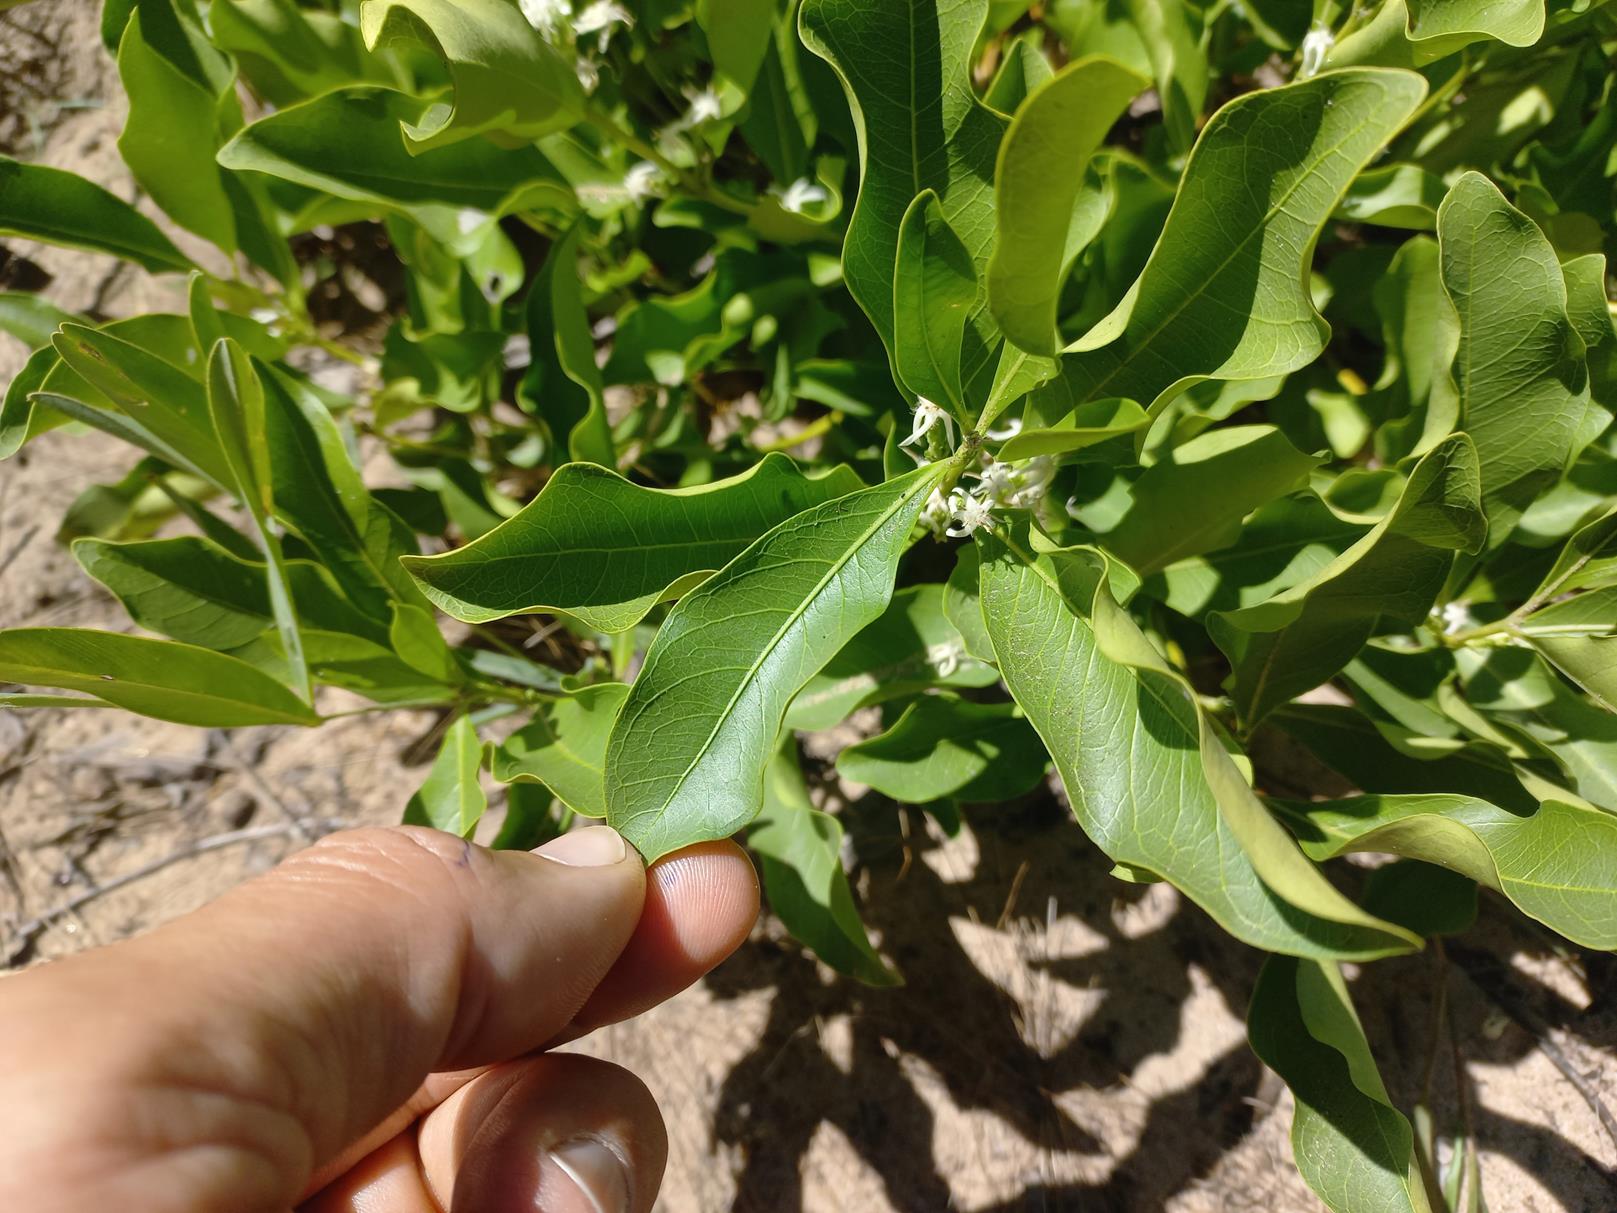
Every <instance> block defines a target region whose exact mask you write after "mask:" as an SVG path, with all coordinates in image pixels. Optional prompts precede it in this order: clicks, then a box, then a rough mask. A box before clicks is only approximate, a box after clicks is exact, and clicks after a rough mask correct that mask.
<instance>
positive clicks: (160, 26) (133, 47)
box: [118, 0, 241, 253]
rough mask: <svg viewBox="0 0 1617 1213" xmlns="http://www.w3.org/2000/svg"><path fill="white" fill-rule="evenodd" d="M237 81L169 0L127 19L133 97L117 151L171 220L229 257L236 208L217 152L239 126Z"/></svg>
mask: <svg viewBox="0 0 1617 1213" xmlns="http://www.w3.org/2000/svg"><path fill="white" fill-rule="evenodd" d="M148 31H149V33H148ZM235 75H236V73H235V69H234V66H233V65H232V64H231V62H230V60H229V59H228V58H226V57H225V56H224V55H222V54H220V53H219V52H218V51H217V50H215V49H214V47H213V46H212V45H211V44H210V43H209V42H208V40H207V38H206V37H205V36H204V35H203V33H202V31H201V30H200V29H199V28H198V27H196V26H195V25H193V24H192V22H191V21H190V20H189V18H188V17H187V16H186V14H185V12H184V10H183V9H182V8H180V7H178V6H177V5H175V4H174V3H172V2H171V0H156V2H151V0H141V3H140V4H139V5H138V6H137V8H136V9H135V11H134V12H133V13H131V14H130V16H129V22H128V24H127V25H125V26H124V32H123V38H122V39H121V40H120V42H119V43H118V76H119V79H120V80H121V81H122V82H123V86H124V92H125V93H127V94H128V96H129V115H128V117H127V118H126V119H125V121H124V129H123V133H122V134H121V135H120V136H119V137H118V152H119V154H120V155H121V156H122V157H123V160H124V163H125V164H126V165H128V166H129V171H130V172H131V173H132V174H133V175H134V178H135V180H136V181H138V182H139V183H140V186H141V188H142V189H144V190H145V191H146V192H147V193H149V194H150V195H151V196H152V199H153V201H155V202H156V203H157V205H158V206H160V207H162V208H163V211H164V212H165V213H166V214H167V215H168V216H169V217H170V218H172V219H173V220H174V221H175V222H176V223H178V224H179V225H180V226H181V227H184V228H188V229H189V230H191V231H193V232H195V233H196V234H197V235H199V236H201V237H202V238H203V239H205V240H209V241H211V242H212V243H214V244H216V245H218V246H219V247H220V248H221V249H223V250H224V251H225V252H227V253H230V252H235V251H236V247H237V243H236V217H235V208H234V206H233V205H232V201H231V197H230V195H229V194H228V193H227V192H226V186H225V179H224V178H225V173H224V171H223V170H222V169H221V168H220V166H219V165H218V163H217V162H216V161H215V160H214V154H215V153H216V152H217V151H218V148H219V142H220V137H221V133H223V134H225V135H228V134H229V133H230V130H231V129H233V128H234V127H236V126H239V125H240V124H241V110H240V105H239V103H238V102H237V101H236V96H235V93H234V91H232V90H233V87H234V84H235ZM227 98H228V106H226V104H225V103H226V100H227ZM232 118H233V119H234V121H230V119H232ZM227 124H228V125H227ZM221 127H226V129H224V130H223V132H221Z"/></svg>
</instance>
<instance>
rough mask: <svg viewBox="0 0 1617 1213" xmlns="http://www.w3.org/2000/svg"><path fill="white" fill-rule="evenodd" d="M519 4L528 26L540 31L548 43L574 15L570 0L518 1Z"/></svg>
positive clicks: (540, 34)
mask: <svg viewBox="0 0 1617 1213" xmlns="http://www.w3.org/2000/svg"><path fill="white" fill-rule="evenodd" d="M517 3H518V5H519V7H520V8H521V9H522V15H523V16H524V17H526V18H527V19H528V24H529V25H531V26H533V28H534V29H536V30H538V31H539V36H540V37H542V38H544V39H545V40H546V41H549V40H550V39H552V38H554V37H555V36H556V31H557V29H559V28H560V27H562V26H563V25H565V24H566V23H567V18H569V17H571V16H572V15H573V6H572V4H571V3H570V2H569V0H517Z"/></svg>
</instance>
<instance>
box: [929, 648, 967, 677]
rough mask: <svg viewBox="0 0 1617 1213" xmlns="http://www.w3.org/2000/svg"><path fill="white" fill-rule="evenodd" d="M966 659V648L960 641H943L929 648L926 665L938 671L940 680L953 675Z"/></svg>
mask: <svg viewBox="0 0 1617 1213" xmlns="http://www.w3.org/2000/svg"><path fill="white" fill-rule="evenodd" d="M965 658H966V646H965V645H964V644H962V643H961V642H960V641H958V640H943V641H939V642H938V643H937V644H933V645H928V646H927V650H926V663H927V664H928V665H929V666H931V667H932V668H933V669H934V670H936V671H937V674H938V677H939V678H947V677H949V675H951V674H953V673H954V672H955V671H956V670H958V669H959V668H960V663H961V662H962V661H964V660H965Z"/></svg>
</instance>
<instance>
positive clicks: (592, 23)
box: [573, 0, 634, 54]
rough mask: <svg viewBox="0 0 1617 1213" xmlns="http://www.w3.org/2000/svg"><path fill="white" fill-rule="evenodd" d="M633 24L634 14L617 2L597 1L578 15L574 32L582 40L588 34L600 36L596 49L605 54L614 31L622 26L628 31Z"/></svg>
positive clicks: (609, 0) (614, 0) (596, 42)
mask: <svg viewBox="0 0 1617 1213" xmlns="http://www.w3.org/2000/svg"><path fill="white" fill-rule="evenodd" d="M633 24H634V14H633V13H631V12H630V11H629V10H628V9H626V8H624V7H623V5H621V4H619V3H618V2H617V0H595V3H593V4H591V5H589V6H588V7H587V8H586V9H585V10H584V11H583V12H581V13H579V14H578V17H577V19H575V20H574V22H573V32H574V33H576V34H577V35H578V36H579V37H581V38H582V37H584V36H585V35H587V34H598V35H599V37H597V38H596V40H595V48H596V49H597V50H598V51H600V52H601V53H602V54H605V53H606V45H607V43H608V42H610V41H611V40H612V32H613V30H615V29H616V28H617V27H618V26H620V25H621V26H622V27H623V28H624V29H628V28H629V27H630V26H632V25H633Z"/></svg>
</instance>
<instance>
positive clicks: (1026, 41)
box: [983, 28, 1055, 118]
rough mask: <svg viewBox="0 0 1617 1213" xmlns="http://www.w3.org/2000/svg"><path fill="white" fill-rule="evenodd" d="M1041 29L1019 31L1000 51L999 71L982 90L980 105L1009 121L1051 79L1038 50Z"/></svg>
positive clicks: (1051, 74)
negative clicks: (981, 103)
mask: <svg viewBox="0 0 1617 1213" xmlns="http://www.w3.org/2000/svg"><path fill="white" fill-rule="evenodd" d="M1043 44H1044V31H1043V30H1042V29H1037V28H1034V29H1029V30H1023V31H1022V33H1020V34H1019V35H1017V36H1016V37H1014V38H1012V39H1011V40H1010V41H1009V42H1007V43H1005V44H1004V45H1003V47H1002V48H1001V51H1000V61H999V69H998V70H997V71H996V72H995V73H994V78H993V79H992V80H990V81H989V82H988V87H987V88H986V89H984V90H983V104H984V105H986V106H988V108H989V109H994V110H998V111H999V112H1000V113H1002V114H1004V115H1005V116H1006V117H1007V118H1009V117H1010V116H1011V115H1012V114H1014V113H1016V111H1017V109H1018V108H1019V107H1020V106H1021V105H1022V103H1023V102H1024V101H1026V100H1027V99H1028V97H1029V96H1031V95H1032V94H1033V93H1034V92H1035V91H1036V90H1037V89H1039V88H1040V87H1041V86H1042V85H1043V84H1044V83H1045V82H1046V81H1047V80H1049V79H1050V77H1051V76H1053V75H1055V69H1054V68H1053V67H1051V66H1050V60H1048V59H1047V58H1045V56H1044V51H1043V49H1042V47H1043Z"/></svg>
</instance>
